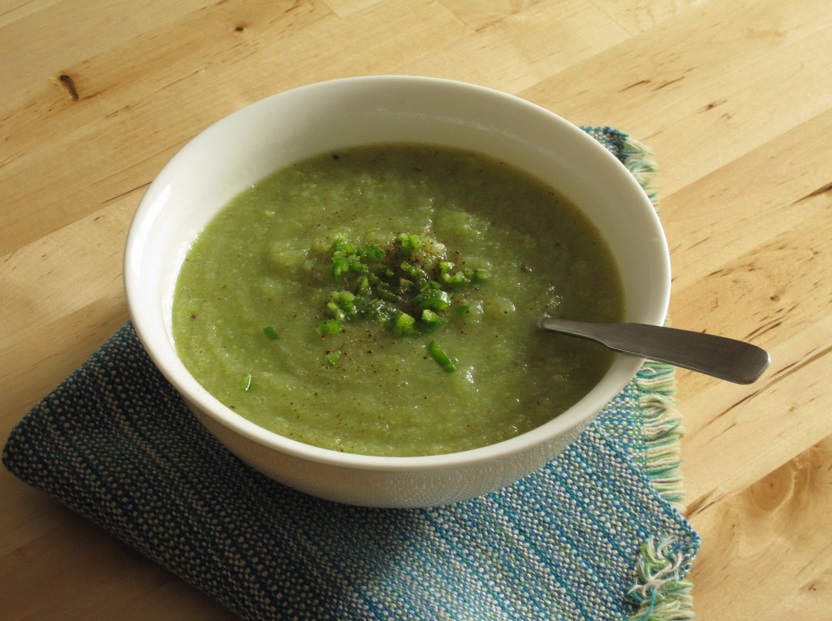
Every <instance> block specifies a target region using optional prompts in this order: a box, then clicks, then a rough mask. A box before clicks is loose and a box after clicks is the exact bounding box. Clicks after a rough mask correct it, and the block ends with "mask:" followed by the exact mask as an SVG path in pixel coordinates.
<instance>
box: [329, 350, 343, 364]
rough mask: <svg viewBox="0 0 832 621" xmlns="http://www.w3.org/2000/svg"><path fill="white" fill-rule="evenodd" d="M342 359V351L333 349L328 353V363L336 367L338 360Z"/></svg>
mask: <svg viewBox="0 0 832 621" xmlns="http://www.w3.org/2000/svg"><path fill="white" fill-rule="evenodd" d="M340 360H341V352H340V351H331V352H329V353H328V354H327V355H326V363H327V364H328V365H329V366H331V367H334V366H335V365H336V364H338V362H339V361H340Z"/></svg>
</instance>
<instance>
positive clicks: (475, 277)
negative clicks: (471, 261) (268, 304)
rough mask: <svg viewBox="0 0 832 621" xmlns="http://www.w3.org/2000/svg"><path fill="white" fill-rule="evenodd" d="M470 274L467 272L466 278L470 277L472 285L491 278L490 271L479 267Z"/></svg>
mask: <svg viewBox="0 0 832 621" xmlns="http://www.w3.org/2000/svg"><path fill="white" fill-rule="evenodd" d="M468 272H470V273H468ZM468 272H466V276H467V277H468V280H469V281H471V282H472V283H480V282H485V281H486V280H488V278H489V277H490V274H489V273H488V270H485V269H483V268H481V267H478V268H477V269H475V270H468Z"/></svg>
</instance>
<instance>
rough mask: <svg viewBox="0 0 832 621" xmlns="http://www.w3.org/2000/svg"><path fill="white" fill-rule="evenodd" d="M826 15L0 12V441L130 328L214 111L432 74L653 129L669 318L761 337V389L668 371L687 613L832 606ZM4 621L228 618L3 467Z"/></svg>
mask: <svg viewBox="0 0 832 621" xmlns="http://www.w3.org/2000/svg"><path fill="white" fill-rule="evenodd" d="M830 57H832V12H830V11H829V7H828V2H825V1H821V0H539V1H534V0H526V1H523V0H494V1H489V2H480V1H478V0H443V1H434V2H413V1H410V2H408V1H405V0H392V1H387V0H305V1H283V0H281V1H275V2H256V1H244V0H225V1H210V0H183V1H181V2H177V3H170V2H165V1H163V0H145V1H143V2H136V1H134V0H124V1H122V2H117V3H115V2H114V3H101V2H95V1H93V0H28V1H27V0H0V58H2V59H3V62H2V63H0V84H2V89H0V187H2V188H3V201H2V202H0V292H2V293H0V317H2V321H0V435H2V437H3V438H5V437H6V436H7V435H8V433H9V431H10V430H11V428H12V426H13V425H14V424H15V423H16V422H17V421H18V420H20V418H21V417H22V416H23V415H24V414H25V413H26V412H27V411H28V409H29V408H31V407H32V405H34V404H35V403H36V402H37V401H38V400H39V399H40V398H41V397H42V396H43V395H45V394H46V393H47V392H48V391H49V390H50V389H51V388H52V387H54V386H55V385H57V384H58V383H60V381H61V380H62V379H63V378H64V377H66V376H67V375H68V374H69V373H70V372H71V371H72V370H74V369H75V368H76V367H77V366H78V365H79V364H80V363H81V362H83V360H85V359H86V358H87V357H88V356H89V354H90V353H91V352H92V351H94V350H95V348H96V347H97V346H98V345H100V344H101V343H102V342H103V341H104V340H105V339H106V338H107V337H108V336H109V335H110V334H112V333H113V332H114V331H115V330H116V329H117V328H118V326H120V325H121V324H122V323H123V322H124V321H125V320H126V318H127V310H126V306H125V300H124V293H123V290H122V283H121V276H122V265H121V256H122V252H123V247H124V237H125V234H126V231H127V227H128V226H129V222H130V218H131V216H132V213H133V211H134V210H135V208H136V205H137V204H138V201H139V200H140V198H141V195H142V193H143V191H144V190H145V188H146V187H147V186H148V184H149V183H150V181H151V180H152V179H153V177H154V175H155V174H156V173H157V172H158V170H159V169H160V168H161V167H162V166H163V165H164V163H165V162H166V161H167V159H168V158H170V157H171V156H172V155H173V154H174V153H175V152H176V150H177V149H179V148H180V147H181V146H182V145H183V144H184V143H185V142H187V141H188V140H189V139H190V138H191V137H193V136H194V135H195V134H197V133H198V132H199V131H201V130H202V129H204V128H205V127H206V126H207V125H209V124H210V123H212V122H214V121H216V120H217V119H219V118H221V117H222V116H224V115H225V114H228V113H229V112H231V111H233V110H235V109H237V108H239V107H241V106H243V105H246V104H247V103H250V102H252V101H255V100H257V99H260V98H262V97H265V96H267V95H269V94H272V93H275V92H278V91H281V90H285V89H287V88H291V87H294V86H298V85H300V84H303V83H307V82H313V81H318V80H323V79H329V78H335V77H342V76H348V75H360V74H382V73H405V74H424V75H432V76H439V77H448V78H454V79H460V80H465V81H469V82H476V83H480V84H483V85H486V86H490V87H494V88H498V89H501V90H505V91H507V92H510V93H515V94H518V95H520V96H522V97H525V98H527V99H529V100H531V101H533V102H535V103H538V104H540V105H542V106H544V107H546V108H549V109H551V110H553V111H554V112H557V113H558V114H560V115H562V116H564V117H566V118H568V119H569V120H571V121H573V122H575V123H578V124H591V125H598V124H601V125H612V126H615V127H618V128H620V129H622V130H625V131H628V132H629V133H631V134H632V135H634V136H635V137H637V138H639V139H641V140H642V141H644V142H646V143H647V144H649V146H650V147H652V149H653V150H654V152H655V157H656V160H657V162H658V165H659V170H660V174H659V177H658V180H657V183H658V187H657V189H658V191H659V192H660V199H661V201H660V210H661V215H662V219H663V222H664V224H665V229H666V231H667V235H668V241H669V244H670V247H671V253H672V263H673V274H674V277H673V298H672V302H671V317H672V320H673V323H674V325H676V326H677V327H686V328H691V329H695V330H701V331H709V332H716V333H720V334H724V335H728V336H735V337H738V338H745V339H750V340H753V341H754V342H755V343H757V344H759V345H761V346H763V347H765V348H767V349H769V350H770V351H771V354H772V358H773V363H772V368H771V370H770V371H769V372H768V373H767V374H766V375H765V376H764V378H763V379H762V380H761V381H760V382H758V383H757V384H754V385H752V386H748V387H738V386H735V385H729V384H725V383H720V382H717V381H716V380H712V379H710V378H707V377H704V376H699V375H695V374H693V373H689V372H680V373H679V375H678V377H679V394H678V406H679V409H680V410H681V411H682V412H683V414H684V416H685V423H686V428H687V436H686V438H685V439H684V442H683V458H684V474H685V481H686V488H687V490H688V495H687V505H688V512H689V516H690V519H691V521H692V522H693V524H694V526H695V527H696V528H697V530H698V531H699V532H700V533H701V535H702V537H703V545H702V550H701V553H700V555H699V557H698V559H697V561H696V563H695V565H694V568H693V572H692V578H693V581H694V583H695V590H694V597H695V604H696V610H697V613H698V616H699V618H700V619H704V620H710V619H725V620H731V619H737V620H739V619H759V620H761V621H777V620H780V619H794V618H799V619H802V620H808V621H822V620H827V619H829V618H830V612H829V611H830V610H832V560H830V559H832V554H830V553H831V552H832V549H830V548H832V534H831V533H832V531H831V530H830V529H829V523H830V520H832V417H830V416H829V414H828V412H829V411H830V410H832V397H830V395H832V391H830V390H828V388H827V387H826V381H827V378H828V377H830V376H832V354H830V349H832V316H830V315H832V313H830V303H832V284H830V278H829V275H830V273H832V257H831V256H830V252H832V243H831V242H830V239H832V167H830V162H832V141H830V139H829V137H830V136H832V77H831V76H832V74H830V72H829V69H828V60H829V58H830ZM0 611H2V613H0V614H1V615H2V617H3V618H4V619H13V620H24V619H26V620H29V619H32V620H34V619H38V620H41V619H79V620H80V619H85V620H86V619H90V620H92V619H113V618H117V619H127V620H140V619H154V620H160V619H179V618H201V619H211V620H214V619H216V620H219V619H231V618H233V617H232V616H231V615H230V614H229V613H228V612H227V611H226V610H224V609H223V608H221V607H219V606H218V605H216V604H214V603H213V602H211V601H210V600H208V599H207V598H206V597H205V596H204V595H202V594H201V593H198V592H196V591H195V590H194V589H192V588H191V587H189V586H188V585H186V584H185V583H183V582H182V581H181V580H179V579H178V578H176V577H174V576H172V575H170V574H169V573H168V572H166V571H165V570H163V569H161V568H159V567H158V566H156V565H155V564H153V563H152V562H150V561H148V560H146V559H145V558H143V557H141V556H140V555H139V554H137V553H136V552H134V551H132V550H131V549H129V548H127V547H126V546H124V545H123V544H121V543H120V542H118V541H116V540H114V539H113V538H112V537H110V536H108V535H106V534H105V533H103V532H101V531H100V530H99V529H98V528H97V527H95V526H93V525H91V524H89V523H88V522H86V521H85V520H83V519H81V518H80V517H78V516H76V515H74V514H73V513H71V512H69V511H68V510H66V509H64V508H62V507H61V506H59V505H57V504H56V503H54V502H53V501H52V500H51V499H49V498H47V497H45V496H43V495H42V494H40V493H38V492H36V491H34V490H32V489H30V488H28V487H27V486H25V485H23V484H22V483H20V482H19V481H18V480H16V479H15V478H14V477H12V476H11V475H10V474H9V473H8V472H6V471H5V470H0Z"/></svg>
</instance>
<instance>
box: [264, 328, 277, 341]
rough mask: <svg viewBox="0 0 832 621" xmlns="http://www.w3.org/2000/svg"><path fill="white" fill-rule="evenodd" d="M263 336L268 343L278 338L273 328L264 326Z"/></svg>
mask: <svg viewBox="0 0 832 621" xmlns="http://www.w3.org/2000/svg"><path fill="white" fill-rule="evenodd" d="M263 334H265V335H266V338H267V339H269V340H270V341H276V340H277V339H279V338H280V335H279V334H278V333H277V330H275V329H274V326H266V327H265V328H263Z"/></svg>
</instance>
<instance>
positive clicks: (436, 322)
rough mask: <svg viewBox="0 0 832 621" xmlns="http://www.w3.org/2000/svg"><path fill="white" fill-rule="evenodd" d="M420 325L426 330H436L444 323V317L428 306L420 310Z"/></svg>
mask: <svg viewBox="0 0 832 621" xmlns="http://www.w3.org/2000/svg"><path fill="white" fill-rule="evenodd" d="M421 319H422V325H423V326H424V327H425V329H426V330H436V329H437V328H441V327H442V326H443V325H444V324H445V318H444V317H442V316H441V315H438V314H437V313H434V312H433V311H432V310H430V309H429V308H426V309H425V310H423V311H422V317H421Z"/></svg>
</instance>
